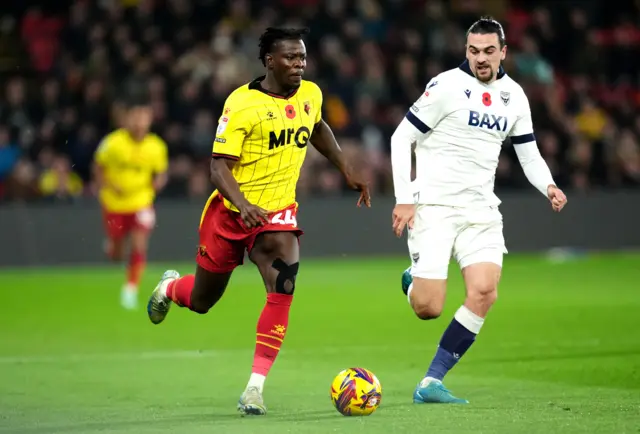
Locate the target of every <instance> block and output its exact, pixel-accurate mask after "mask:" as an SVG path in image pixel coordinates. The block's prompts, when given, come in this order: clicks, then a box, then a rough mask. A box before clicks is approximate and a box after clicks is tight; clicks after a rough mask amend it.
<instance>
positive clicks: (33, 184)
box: [0, 0, 640, 201]
mask: <svg viewBox="0 0 640 434" xmlns="http://www.w3.org/2000/svg"><path fill="white" fill-rule="evenodd" d="M8 3H11V4H12V5H13V6H12V7H13V8H14V9H11V8H9V7H8V6H7V7H4V6H0V74H1V77H2V80H0V201H11V200H21V199H27V200H29V199H36V198H43V197H45V198H46V197H49V198H57V199H60V198H76V197H89V196H91V195H93V194H94V189H93V185H92V181H91V162H92V154H93V152H94V150H95V149H96V146H97V145H98V143H99V142H100V139H101V137H102V136H104V135H105V134H107V133H108V132H109V131H110V130H112V129H113V128H117V127H118V126H119V121H118V113H119V110H118V107H119V106H118V96H119V95H122V94H123V93H126V92H127V91H128V90H130V89H134V88H136V87H139V86H148V88H149V90H150V94H151V96H152V104H153V109H154V112H155V125H154V131H155V132H157V133H158V134H159V135H160V136H162V137H163V138H164V139H165V141H166V142H167V143H168V145H169V147H170V157H171V164H170V175H171V182H170V183H169V185H168V187H167V189H166V190H165V191H164V192H163V194H162V196H174V197H175V196H182V197H200V196H205V195H207V194H208V193H209V192H210V190H211V188H212V187H211V185H210V182H209V179H208V163H209V158H210V151H211V145H212V139H213V137H214V133H215V129H216V123H217V119H218V117H219V115H220V111H221V107H222V105H223V103H224V100H225V97H226V96H227V95H228V94H229V92H230V91H232V90H233V89H234V88H235V87H237V86H239V85H241V84H243V83H246V82H248V81H250V80H251V79H253V78H254V77H256V76H258V75H261V74H262V73H263V69H262V65H261V63H260V62H259V60H258V58H257V55H258V46H257V44H258V37H259V35H260V33H261V32H262V31H263V30H264V29H265V28H266V27H268V26H271V25H290V26H309V27H310V28H311V34H310V37H309V39H308V41H307V49H308V52H309V59H308V66H307V77H308V78H310V79H312V80H315V81H316V82H318V83H319V84H320V86H321V88H322V89H323V91H324V95H325V100H324V101H325V103H324V104H325V106H324V117H325V119H326V120H327V121H328V123H329V124H330V125H331V126H332V127H333V129H334V131H335V132H336V135H337V136H338V138H339V141H340V143H341V145H342V146H343V148H344V149H345V151H346V152H348V153H349V154H351V155H353V156H354V160H355V161H357V162H358V164H360V165H361V166H362V167H363V168H364V169H365V170H367V171H368V173H369V175H370V178H371V180H372V183H373V187H374V194H390V193H391V192H392V184H391V173H390V163H389V137H390V135H391V133H392V132H393V130H394V128H395V126H396V125H397V124H398V123H399V121H400V120H401V119H402V117H403V115H404V113H405V112H406V110H407V109H408V107H409V106H410V105H411V104H412V102H413V101H414V100H415V99H416V98H417V97H418V96H419V95H420V94H421V92H422V91H423V89H424V86H425V84H426V83H427V81H428V80H429V79H430V78H431V77H432V76H434V75H436V74H438V73H439V72H441V71H443V70H446V69H448V68H452V67H456V66H457V65H459V64H460V63H461V61H462V60H463V59H464V53H465V48H464V43H465V38H464V34H465V30H466V28H467V27H468V26H469V25H470V24H471V23H472V22H473V21H475V20H476V19H477V18H478V17H479V16H480V15H484V14H492V15H493V16H494V17H496V18H497V19H499V20H501V21H502V22H503V24H504V25H505V30H506V35H507V43H508V54H507V60H506V61H505V63H504V66H505V69H506V70H507V73H508V74H509V75H511V76H512V77H513V78H514V79H516V80H518V81H519V82H520V83H521V84H522V85H523V87H524V88H525V90H526V91H527V94H528V96H529V98H530V100H531V106H532V112H533V119H534V125H535V129H536V135H537V138H538V144H539V147H540V150H541V152H542V154H543V156H544V158H545V159H546V160H547V162H548V164H549V165H550V167H551V169H552V171H553V173H554V175H555V177H556V179H557V181H558V183H559V185H560V186H561V187H562V188H565V189H567V190H571V189H576V190H583V191H589V190H594V189H602V188H620V187H636V188H637V187H638V186H640V145H639V143H640V140H639V138H640V112H639V111H638V104H639V103H640V92H639V88H640V74H639V72H640V68H639V66H640V65H639V63H640V50H639V47H640V30H639V26H638V23H639V19H640V14H639V9H638V3H639V2H637V1H633V0H621V1H619V2H618V3H619V4H618V6H616V7H611V5H610V4H608V2H606V1H602V0H580V1H570V0H554V1H516V0H511V1H510V0H484V1H482V0H272V1H250V0H97V1H89V0H73V1H61V2H59V3H55V2H46V3H43V5H42V6H41V7H38V6H34V5H37V2H24V6H15V5H16V4H19V3H20V2H8ZM30 5H31V6H30ZM496 186H497V188H498V189H500V190H504V189H522V188H529V189H532V187H529V186H528V184H527V182H526V180H525V179H524V176H523V174H522V170H521V169H520V167H519V165H518V162H517V159H516V158H515V153H514V152H513V149H512V148H511V146H510V145H509V143H506V144H505V149H504V152H503V155H502V157H501V160H500V164H499V168H498V173H497V176H496ZM343 189H344V186H343V184H342V180H341V178H340V176H339V174H338V173H337V172H336V171H335V170H333V169H332V168H331V167H330V166H329V165H328V163H327V162H325V161H324V160H323V158H321V157H320V156H319V154H318V153H317V152H314V151H313V150H312V149H310V150H309V153H308V157H307V161H306V163H305V165H304V168H303V174H302V176H301V180H300V185H299V194H300V195H306V194H313V195H337V194H343Z"/></svg>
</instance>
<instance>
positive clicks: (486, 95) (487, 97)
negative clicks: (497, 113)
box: [482, 92, 491, 107]
mask: <svg viewBox="0 0 640 434" xmlns="http://www.w3.org/2000/svg"><path fill="white" fill-rule="evenodd" d="M482 104H484V105H486V106H487V107H489V106H490V105H491V94H490V93H489V92H485V93H483V94H482Z"/></svg>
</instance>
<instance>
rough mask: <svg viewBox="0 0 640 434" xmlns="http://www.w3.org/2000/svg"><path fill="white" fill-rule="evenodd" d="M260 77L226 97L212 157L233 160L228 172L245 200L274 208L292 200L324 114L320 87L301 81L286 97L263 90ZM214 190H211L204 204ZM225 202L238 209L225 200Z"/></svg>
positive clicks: (282, 206)
mask: <svg viewBox="0 0 640 434" xmlns="http://www.w3.org/2000/svg"><path fill="white" fill-rule="evenodd" d="M263 79H264V77H259V78H257V79H255V80H254V81H252V82H251V83H249V84H246V85H244V86H242V87H239V88H238V89H236V90H235V91H233V92H232V93H231V95H229V97H228V98H227V100H226V102H225V105H224V109H223V113H222V116H221V117H220V120H219V121H218V129H217V131H216V137H215V140H214V142H213V156H214V157H215V156H221V157H225V158H232V159H235V160H237V163H236V165H235V166H234V168H233V171H232V172H233V176H234V177H235V179H236V181H237V182H238V184H239V186H240V191H241V192H242V193H243V194H244V196H245V197H246V198H247V200H248V201H249V202H250V203H252V204H254V205H257V206H259V207H261V208H264V209H266V210H267V211H278V210H281V209H284V208H286V207H288V206H289V205H292V204H294V203H295V201H296V184H297V183H298V178H299V177H300V168H301V167H302V163H303V162H304V158H305V156H306V153H307V145H308V142H309V137H310V136H311V133H312V132H313V129H314V127H315V125H316V124H317V123H318V122H320V120H321V118H322V91H321V90H320V88H319V87H318V85H316V84H315V83H313V82H311V81H306V80H303V81H302V83H301V84H300V87H299V88H298V89H297V91H295V92H294V93H292V94H291V95H290V96H289V97H286V98H284V97H281V96H278V95H274V94H271V93H269V92H267V91H266V90H264V89H263V88H262V86H261V85H260V82H261V81H262V80H263ZM217 194H218V192H217V191H214V192H213V195H212V196H211V197H210V198H209V201H207V206H208V205H209V203H210V201H211V200H212V198H213V197H215V195H217ZM207 206H205V210H206V208H207ZM225 206H226V207H227V208H229V209H231V210H234V211H237V209H236V208H235V207H234V206H233V205H232V204H231V203H230V202H229V201H228V200H227V199H225Z"/></svg>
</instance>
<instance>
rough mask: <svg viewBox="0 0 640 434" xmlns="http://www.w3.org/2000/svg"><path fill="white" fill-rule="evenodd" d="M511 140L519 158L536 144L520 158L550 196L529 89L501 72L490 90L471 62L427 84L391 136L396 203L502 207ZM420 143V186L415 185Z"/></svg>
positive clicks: (416, 183)
mask: <svg viewBox="0 0 640 434" xmlns="http://www.w3.org/2000/svg"><path fill="white" fill-rule="evenodd" d="M507 137H510V138H511V142H512V143H513V145H514V146H516V151H518V148H517V145H523V144H527V145H529V147H528V148H527V151H526V152H519V153H518V157H519V159H520V163H521V164H522V166H523V168H525V174H527V178H528V179H529V181H530V182H531V183H532V184H534V185H535V186H536V187H537V188H538V189H539V190H540V191H541V192H543V194H546V188H547V186H548V185H549V184H553V178H552V177H551V174H550V172H549V170H548V167H547V165H546V163H544V160H542V158H541V157H540V154H539V151H538V149H537V145H536V143H535V136H534V134H533V125H532V120H531V110H530V108H529V100H528V98H527V96H526V95H525V93H524V91H523V89H522V87H520V85H518V84H517V83H516V82H515V81H514V80H512V79H511V78H510V77H509V76H507V75H506V74H505V72H504V70H503V69H502V67H501V68H500V70H499V71H498V74H497V79H496V80H494V81H493V82H492V83H490V84H485V83H483V82H481V81H480V80H478V79H476V77H475V76H474V75H473V73H472V72H471V69H470V68H469V64H468V63H467V62H465V63H463V64H462V65H461V66H460V67H458V68H455V69H451V70H449V71H445V72H443V73H441V74H439V75H438V76H436V77H434V78H433V79H432V80H431V81H430V82H429V84H427V86H426V89H425V91H424V93H423V94H422V95H421V96H420V98H419V99H418V100H417V101H416V102H415V103H414V105H413V106H412V107H411V109H410V110H409V111H408V112H407V115H406V117H405V118H404V119H403V121H402V123H401V124H400V125H399V126H398V129H397V130H396V133H394V136H393V137H392V143H391V151H392V165H393V169H394V170H393V172H394V187H395V192H396V200H397V203H416V202H417V203H419V204H429V205H447V206H456V207H486V206H495V205H498V204H500V199H498V197H497V196H496V195H495V194H494V192H493V189H494V180H495V173H496V169H497V166H498V158H499V156H500V151H501V148H502V143H503V142H504V141H505V139H506V138H507ZM413 142H416V148H415V154H416V179H415V181H414V182H413V183H411V181H410V170H411V151H410V147H411V143H413ZM407 146H408V147H409V151H408V152H407ZM531 147H533V148H531ZM532 153H533V154H532ZM540 162H542V165H543V166H544V167H543V168H540ZM528 163H532V164H531V167H530V169H535V170H536V171H537V174H536V175H535V176H531V175H532V173H533V172H532V170H529V171H527V167H526V166H527V165H528ZM407 167H408V168H407ZM527 172H529V173H527ZM542 172H544V173H542ZM414 193H416V194H415V197H414Z"/></svg>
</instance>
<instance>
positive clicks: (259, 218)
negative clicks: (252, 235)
mask: <svg viewBox="0 0 640 434" xmlns="http://www.w3.org/2000/svg"><path fill="white" fill-rule="evenodd" d="M238 209H239V210H240V217H241V218H242V221H243V222H244V224H245V225H246V226H247V227H248V228H249V229H251V228H255V227H257V226H263V225H264V224H265V223H266V222H267V218H268V215H269V213H268V212H267V211H266V210H264V209H262V208H260V207H259V206H255V205H252V204H250V203H249V202H247V203H246V204H243V205H240V206H239V207H238Z"/></svg>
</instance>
